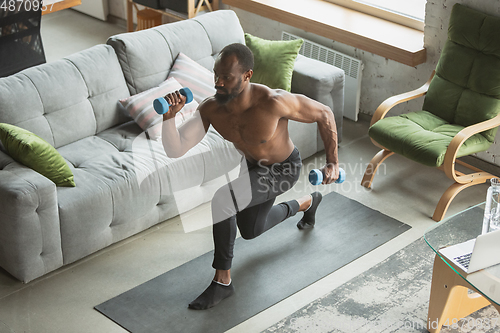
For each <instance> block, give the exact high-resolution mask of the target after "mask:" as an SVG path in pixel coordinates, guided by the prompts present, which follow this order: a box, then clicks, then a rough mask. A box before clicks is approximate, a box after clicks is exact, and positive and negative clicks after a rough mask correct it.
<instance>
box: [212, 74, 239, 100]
mask: <svg viewBox="0 0 500 333" xmlns="http://www.w3.org/2000/svg"><path fill="white" fill-rule="evenodd" d="M241 82H242V80H240V82H238V84H237V85H236V87H234V88H233V89H232V90H231V92H229V91H227V90H226V88H223V87H215V88H216V89H218V90H221V91H224V92H225V94H219V93H218V92H216V93H215V96H214V97H215V100H216V101H217V103H219V104H220V105H224V104H227V103H228V102H229V101H231V100H233V99H234V98H236V97H238V96H239V95H240V88H241Z"/></svg>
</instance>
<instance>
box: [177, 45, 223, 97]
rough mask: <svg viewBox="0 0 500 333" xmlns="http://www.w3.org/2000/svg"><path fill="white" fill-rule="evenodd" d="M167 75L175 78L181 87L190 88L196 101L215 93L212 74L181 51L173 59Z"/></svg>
mask: <svg viewBox="0 0 500 333" xmlns="http://www.w3.org/2000/svg"><path fill="white" fill-rule="evenodd" d="M168 77H169V78H170V77H173V78H176V79H177V81H178V82H179V83H180V84H181V85H182V86H183V87H188V88H189V89H191V91H192V92H193V98H194V99H195V100H196V101H197V102H198V103H201V102H202V101H203V100H205V98H207V97H209V96H213V95H214V94H215V87H214V86H215V81H214V74H213V73H212V72H211V71H209V70H208V69H206V68H205V67H203V66H201V65H200V64H198V63H197V62H196V61H194V60H192V59H191V58H189V57H188V56H187V55H185V54H184V53H182V52H181V53H179V55H178V56H177V58H176V59H175V62H174V65H173V66H172V70H171V71H170V73H169V74H168Z"/></svg>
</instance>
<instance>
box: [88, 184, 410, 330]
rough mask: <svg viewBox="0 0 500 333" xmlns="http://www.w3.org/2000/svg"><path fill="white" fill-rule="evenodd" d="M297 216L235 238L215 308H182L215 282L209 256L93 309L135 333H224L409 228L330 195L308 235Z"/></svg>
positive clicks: (387, 217) (201, 257)
mask: <svg viewBox="0 0 500 333" xmlns="http://www.w3.org/2000/svg"><path fill="white" fill-rule="evenodd" d="M301 217H302V213H298V214H297V215H296V216H294V217H292V218H290V219H289V220H287V221H284V222H283V223H281V224H279V225H277V226H276V227H274V228H273V229H271V230H269V231H267V232H265V233H264V234H262V235H261V236H259V237H257V238H255V239H253V240H244V239H242V238H238V239H237V240H236V243H235V249H234V259H233V267H232V269H231V273H232V279H233V283H234V286H235V289H236V293H235V295H233V296H231V297H229V298H227V299H225V300H223V301H222V302H221V303H220V304H219V305H217V306H216V307H213V308H211V309H208V310H204V311H196V310H190V309H188V308H187V305H188V304H189V303H190V302H191V301H192V300H194V299H195V298H196V297H198V295H199V294H201V293H202V292H203V291H204V290H205V288H206V287H207V286H208V285H209V284H210V280H211V278H212V277H213V269H212V267H211V264H212V259H213V251H211V252H208V253H205V254H204V255H202V256H200V257H198V258H196V259H193V260H191V261H189V262H187V263H185V264H183V265H181V266H179V267H176V268H174V269H172V270H170V271H168V272H166V273H164V274H162V275H160V276H158V277H156V278H154V279H152V280H150V281H148V282H145V283H143V284H141V285H139V286H137V287H135V288H133V289H131V290H129V291H127V292H125V293H123V294H121V295H119V296H117V297H115V298H112V299H110V300H109V301H106V302H104V303H102V304H100V305H98V306H96V307H95V309H96V310H97V311H99V312H101V313H102V314H104V315H105V316H107V317H108V318H110V319H111V320H113V321H114V322H116V323H117V324H118V325H120V326H122V327H123V328H125V329H126V330H128V331H130V332H133V333H143V332H148V333H149V332H161V333H165V332H180V333H198V332H199V333H208V332H224V331H226V330H228V329H230V328H232V327H234V326H236V325H238V324H239V323H241V322H243V321H245V320H246V319H248V318H250V317H252V316H254V315H256V314H257V313H259V312H261V311H263V310H265V309H266V308H268V307H270V306H272V305H274V304H276V303H277V302H279V301H281V300H283V299H285V298H287V297H288V296H290V295H292V294H294V293H296V292H297V291H299V290H301V289H303V288H305V287H307V286H308V285H310V284H312V283H314V282H316V281H318V280H319V279H321V278H323V277H325V276H326V275H328V274H330V273H332V272H334V271H335V270H337V269H338V268H340V267H342V266H344V265H346V264H348V263H349V262H351V261H353V260H355V259H356V258H359V257H360V256H362V255H364V254H366V253H368V252H370V251H371V250H373V249H375V248H376V247H378V246H380V245H382V244H384V243H385V242H387V241H388V240H390V239H392V238H394V237H396V236H398V235H400V234H401V233H403V232H405V231H407V230H408V229H410V228H411V227H410V226H408V225H406V224H404V223H401V222H399V221H397V220H395V219H393V218H391V217H389V216H387V215H384V214H382V213H380V212H379V211H376V210H373V209H371V208H368V207H366V206H364V205H362V204H361V203H359V202H356V201H354V200H351V199H349V198H347V197H345V196H342V195H340V194H338V193H335V192H332V193H329V194H328V195H326V196H324V197H323V201H322V203H321V205H320V206H319V208H318V210H317V212H316V226H315V227H314V228H313V229H311V230H306V231H301V230H298V229H297V227H296V226H295V224H296V223H297V222H298V221H299V220H300V218H301Z"/></svg>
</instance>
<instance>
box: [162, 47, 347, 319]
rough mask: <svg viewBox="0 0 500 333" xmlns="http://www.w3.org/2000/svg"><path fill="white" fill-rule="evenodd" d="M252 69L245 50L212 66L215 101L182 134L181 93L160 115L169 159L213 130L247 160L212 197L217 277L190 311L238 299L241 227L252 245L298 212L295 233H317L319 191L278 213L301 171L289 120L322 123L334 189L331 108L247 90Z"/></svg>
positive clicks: (228, 51) (231, 51)
mask: <svg viewBox="0 0 500 333" xmlns="http://www.w3.org/2000/svg"><path fill="white" fill-rule="evenodd" d="M252 68H253V54H252V52H251V51H250V49H248V48H247V47H246V46H245V45H242V44H231V45H228V46H226V47H225V48H224V49H223V50H222V51H221V52H220V54H219V56H218V58H217V59H216V61H215V65H214V74H215V88H216V94H215V95H214V96H213V97H210V98H207V99H206V100H205V101H203V102H202V103H201V104H200V106H199V107H198V110H197V111H196V112H195V114H194V116H193V117H191V118H190V119H189V120H187V121H186V122H185V123H183V124H182V125H181V126H180V127H179V128H178V129H177V128H176V127H175V122H174V121H173V119H174V118H175V114H176V113H177V112H179V111H180V110H181V109H182V107H183V106H184V104H185V101H186V98H185V97H184V96H182V95H181V94H180V93H179V92H178V91H177V92H174V93H170V94H168V95H167V96H165V98H166V100H167V102H168V103H169V104H170V105H171V107H170V109H169V112H168V113H166V114H164V115H163V120H164V121H163V129H162V132H163V134H162V140H163V147H164V149H165V152H166V153H167V155H168V156H169V157H174V158H176V157H180V156H182V155H184V154H185V153H186V152H187V151H188V150H189V149H191V148H192V147H194V146H195V145H196V144H197V143H198V142H200V141H201V140H202V139H203V137H204V136H205V134H206V132H207V131H208V128H209V126H210V125H212V126H213V128H214V129H215V130H216V131H217V132H218V133H219V134H220V135H222V137H224V138H225V139H226V140H228V141H230V142H232V143H233V144H234V146H235V147H236V149H237V150H238V151H239V152H240V153H241V154H242V155H243V156H244V157H245V159H244V160H245V161H244V162H243V163H242V168H241V170H242V171H240V175H239V177H238V178H237V179H235V180H234V181H231V182H230V183H228V184H227V185H225V186H223V187H221V188H220V189H219V190H217V192H216V193H215V194H214V197H213V200H212V218H213V237H214V243H215V252H214V261H213V264H212V266H213V268H215V276H214V279H213V281H212V282H211V284H210V285H209V287H208V288H207V289H206V290H205V291H204V292H203V293H202V294H201V295H200V296H199V297H198V298H196V299H195V300H194V301H193V302H191V303H190V304H189V308H191V309H196V310H201V309H207V308H210V307H212V306H214V305H216V304H218V303H219V302H220V301H221V300H223V299H224V298H226V297H229V296H231V295H232V294H233V293H234V286H233V284H232V282H231V270H230V269H231V262H232V257H233V246H234V240H235V238H236V232H237V230H236V226H238V228H239V230H240V233H241V235H242V237H243V238H245V239H251V238H254V237H257V236H258V235H260V234H262V233H263V232H265V231H266V230H269V229H270V228H272V227H273V226H275V225H277V224H278V223H280V222H282V221H283V220H285V219H287V218H288V217H290V216H293V215H295V214H296V213H297V212H299V211H303V212H304V216H303V218H302V219H301V220H300V221H299V223H298V224H297V227H298V228H299V229H307V228H311V227H312V226H314V223H315V221H314V215H315V212H316V208H317V206H318V205H319V203H320V202H321V194H320V193H319V192H314V193H312V194H311V195H306V196H304V197H302V198H300V199H297V200H291V201H288V202H283V203H280V204H277V205H274V206H273V203H274V200H275V198H276V196H278V195H279V194H281V193H284V192H286V191H287V190H289V189H290V188H291V187H292V186H293V185H294V184H295V182H296V181H297V179H298V177H299V174H300V168H301V166H302V163H301V158H300V154H299V152H298V150H297V148H295V146H294V144H293V143H292V140H291V139H290V137H289V134H288V120H294V121H299V122H303V123H314V122H316V123H317V124H318V128H319V132H320V135H321V138H322V140H323V142H324V144H325V151H326V162H327V163H326V165H325V166H324V167H323V168H322V171H323V173H324V175H325V177H324V180H323V184H330V183H332V182H334V181H335V180H336V179H337V178H338V175H339V167H338V156H337V131H336V125H335V119H334V116H333V113H332V111H331V110H330V108H328V107H327V106H325V105H323V104H321V103H318V102H316V101H314V100H311V99H309V98H307V97H305V96H303V95H295V94H291V93H288V92H286V91H283V90H279V89H278V90H272V89H269V88H268V87H266V86H264V85H260V84H254V83H250V78H251V77H252V74H253V70H252ZM169 120H170V121H169Z"/></svg>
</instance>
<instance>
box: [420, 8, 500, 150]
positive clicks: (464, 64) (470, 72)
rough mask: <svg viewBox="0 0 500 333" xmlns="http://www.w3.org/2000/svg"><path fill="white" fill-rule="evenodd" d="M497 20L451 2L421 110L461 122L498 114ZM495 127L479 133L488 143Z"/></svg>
mask: <svg viewBox="0 0 500 333" xmlns="http://www.w3.org/2000/svg"><path fill="white" fill-rule="evenodd" d="M499 31H500V18H498V17H494V16H491V15H488V14H484V13H481V12H478V11H476V10H473V9H470V8H468V7H465V6H463V5H460V4H456V5H454V6H453V10H452V14H451V18H450V23H449V29H448V40H447V41H446V43H445V45H444V47H443V50H442V53H441V56H440V58H439V62H438V64H437V66H436V75H435V76H434V78H433V79H432V82H431V84H430V86H429V90H428V92H427V95H426V97H425V100H424V105H423V107H422V108H423V109H424V110H427V111H429V112H431V113H433V114H435V115H436V116H438V117H440V118H442V119H444V120H446V121H447V122H449V123H453V124H458V125H461V126H470V125H473V124H476V123H479V122H482V121H485V120H488V119H491V118H493V117H495V116H496V115H497V114H498V113H500V33H499ZM496 131H497V129H496V128H495V129H491V130H488V131H485V132H483V133H482V135H484V137H485V138H486V139H487V140H488V141H490V142H493V140H494V138H495V134H496Z"/></svg>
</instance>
